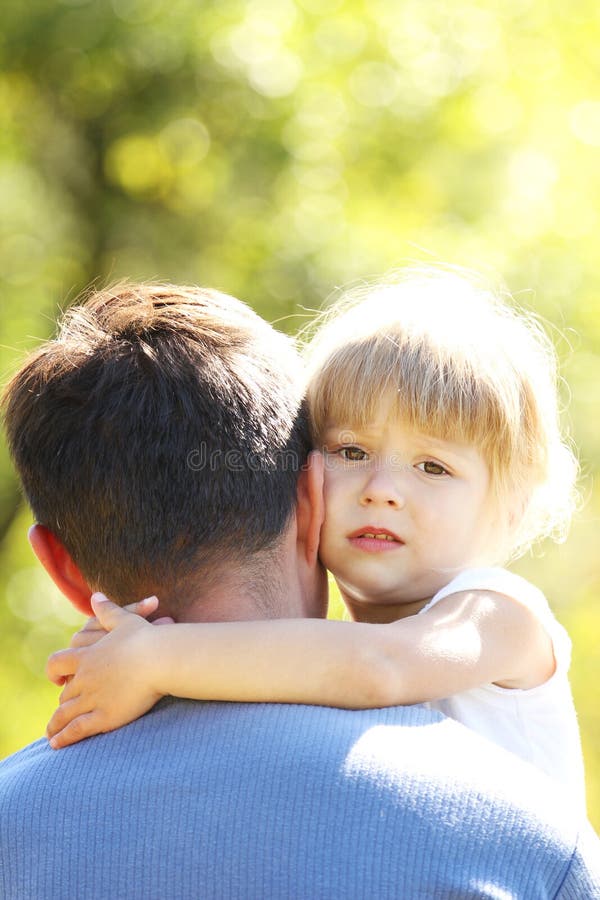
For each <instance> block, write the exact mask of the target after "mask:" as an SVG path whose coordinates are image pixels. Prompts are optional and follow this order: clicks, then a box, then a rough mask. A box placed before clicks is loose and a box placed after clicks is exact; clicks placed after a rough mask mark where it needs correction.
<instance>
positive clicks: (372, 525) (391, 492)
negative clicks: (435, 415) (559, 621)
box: [320, 419, 499, 618]
mask: <svg viewBox="0 0 600 900" xmlns="http://www.w3.org/2000/svg"><path fill="white" fill-rule="evenodd" d="M323 443H324V452H325V521H324V524H323V529H322V532H321V544H320V556H321V559H322V561H323V563H324V564H325V565H326V566H327V568H328V569H329V570H330V571H331V572H333V574H334V575H335V577H336V580H337V581H338V584H339V586H340V588H341V590H342V594H343V595H344V598H345V599H346V601H347V602H349V604H350V607H351V608H352V604H353V602H356V603H357V604H359V605H362V604H380V605H382V606H386V605H392V606H394V605H396V604H398V605H399V609H397V610H395V613H394V618H399V617H401V616H402V615H409V614H412V613H415V612H417V611H418V610H419V609H420V608H421V607H422V606H423V605H424V604H425V603H426V602H427V600H429V599H430V598H431V597H432V596H433V595H434V594H435V593H436V591H438V590H439V589H440V588H441V587H443V586H444V585H445V584H447V583H448V582H449V581H450V580H451V579H452V578H453V577H454V575H456V574H457V573H458V571H460V570H461V569H463V568H465V567H468V566H471V565H474V564H480V565H481V564H484V563H486V562H488V563H489V562H490V560H489V559H486V548H489V547H490V546H491V545H492V543H493V540H494V526H495V525H497V523H496V521H495V517H494V516H493V515H492V512H491V506H492V504H491V503H490V500H489V494H490V473H489V469H488V466H487V464H486V462H485V460H484V459H483V457H482V455H481V454H480V452H479V450H478V449H477V448H476V447H474V446H472V445H465V444H459V443H454V442H452V441H448V440H440V439H439V438H433V437H430V436H428V435H426V434H421V433H418V432H417V431H415V430H414V429H413V428H412V427H411V426H408V425H406V424H404V423H402V422H401V421H395V420H393V419H392V421H389V420H388V421H385V420H384V421H382V422H380V423H374V424H373V425H371V426H369V427H368V428H367V429H365V430H361V431H358V430H354V431H353V430H351V429H350V428H344V427H339V426H335V427H331V428H329V429H328V430H327V431H326V433H325V439H324V442H323ZM498 537H499V535H498Z"/></svg>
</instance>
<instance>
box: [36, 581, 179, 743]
mask: <svg viewBox="0 0 600 900" xmlns="http://www.w3.org/2000/svg"><path fill="white" fill-rule="evenodd" d="M156 604H157V600H156V598H154V597H150V598H148V599H147V600H142V601H141V602H140V603H136V604H132V605H131V607H130V608H128V609H122V608H121V607H119V606H117V605H116V604H114V603H112V602H111V601H110V600H108V599H107V598H105V597H104V596H103V595H102V594H94V595H93V596H92V607H93V610H94V612H95V613H96V617H95V618H93V619H90V620H89V621H88V623H87V624H86V626H85V627H84V628H83V629H82V630H81V631H79V632H78V633H77V634H76V635H75V636H74V638H73V640H72V641H71V648H70V649H68V650H59V651H58V652H57V653H54V654H53V655H52V656H51V657H50V659H49V660H48V664H47V674H48V677H49V678H50V680H51V681H54V682H55V683H56V684H65V685H66V686H65V687H64V689H63V691H62V693H61V695H60V706H59V707H58V709H57V710H56V711H55V712H54V715H53V716H52V718H51V719H50V722H49V723H48V727H47V729H46V734H47V736H48V738H49V740H50V744H51V746H52V747H53V748H54V749H59V748H60V747H67V746H68V745H69V744H74V743H76V742H77V741H80V740H82V739H83V738H86V737H90V736H91V735H94V734H99V733H101V732H105V731H113V730H114V729H115V728H119V727H120V726H122V725H127V724H128V723H129V722H132V721H133V720H134V719H137V718H138V717H139V716H141V715H143V714H144V713H145V712H147V711H148V710H149V709H150V708H151V707H152V706H154V704H155V703H156V702H157V700H159V699H160V697H161V696H162V694H161V693H160V692H159V691H157V690H155V689H154V688H153V687H152V686H151V667H152V660H153V653H152V646H153V639H154V637H155V635H156V634H157V632H156V629H154V627H153V625H151V624H150V623H149V622H146V621H145V620H144V618H142V616H146V615H150V614H151V613H152V612H153V611H154V610H155V609H156ZM161 621H163V622H164V621H166V620H161Z"/></svg>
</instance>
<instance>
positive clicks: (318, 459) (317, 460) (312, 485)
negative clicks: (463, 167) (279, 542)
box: [296, 450, 324, 565]
mask: <svg viewBox="0 0 600 900" xmlns="http://www.w3.org/2000/svg"><path fill="white" fill-rule="evenodd" d="M323 473H324V458H323V454H322V453H319V451H318V450H313V451H312V452H311V453H309V455H308V459H307V461H306V465H304V466H303V467H302V471H301V472H300V477H299V478H298V505H297V508H296V525H297V531H298V541H299V542H300V543H301V544H302V546H303V553H304V556H305V559H306V561H307V562H308V563H310V564H311V565H314V564H315V563H316V562H317V557H318V553H319V538H320V535H321V525H322V524H323V516H324V503H323Z"/></svg>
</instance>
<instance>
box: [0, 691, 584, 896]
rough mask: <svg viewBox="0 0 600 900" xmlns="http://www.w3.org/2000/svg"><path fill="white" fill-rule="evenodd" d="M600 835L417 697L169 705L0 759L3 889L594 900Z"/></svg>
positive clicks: (542, 785) (538, 782)
mask: <svg viewBox="0 0 600 900" xmlns="http://www.w3.org/2000/svg"><path fill="white" fill-rule="evenodd" d="M491 785H494V787H492V786H491ZM580 828H583V831H582V832H581V833H580ZM584 844H585V846H584ZM599 846H600V845H598V843H597V840H596V839H595V837H594V836H593V835H592V834H591V833H590V832H586V829H585V826H584V824H583V823H582V822H580V821H579V820H578V819H577V816H576V814H575V812H574V811H571V810H570V808H569V807H568V805H567V806H566V807H565V805H563V804H562V803H561V798H560V795H559V794H558V792H557V793H556V794H555V793H554V792H553V790H552V789H551V787H550V783H549V782H547V781H546V780H545V779H544V778H543V777H542V776H539V777H538V775H537V773H536V772H534V770H533V769H530V768H529V767H525V766H522V765H521V764H520V763H519V762H518V761H517V760H516V759H515V760H514V761H513V760H512V758H511V757H509V756H507V755H505V754H504V753H503V752H502V751H501V750H499V749H497V748H495V747H493V746H492V745H491V744H488V743H487V742H485V741H484V740H482V739H479V738H478V737H476V736H475V735H471V734H470V733H469V732H467V731H466V730H465V729H463V728H462V727H461V726H460V725H457V724H456V723H454V722H452V721H450V720H441V719H440V717H439V716H438V715H437V714H435V713H431V712H429V711H427V710H424V709H422V708H420V707H408V708H404V709H391V710H370V711H365V712H348V711H343V710H333V709H324V708H320V707H294V706H283V705H279V706H278V705H272V706H268V705H265V706H262V705H244V704H216V703H210V704H200V703H193V702H189V701H182V700H171V699H168V700H164V701H162V702H161V703H160V704H159V705H158V706H157V707H156V708H155V709H154V710H153V711H152V712H151V713H150V714H148V715H147V716H145V717H144V718H142V719H140V720H138V721H137V722H135V723H133V724H132V725H130V726H128V727H127V728H125V729H122V730H121V731H119V732H114V733H112V734H108V735H102V736H100V737H98V738H93V739H91V740H88V741H85V742H83V743H81V744H78V745H76V746H74V747H71V748H69V749H67V750H63V751H60V752H58V753H56V752H53V751H51V750H50V749H49V748H48V746H47V743H46V742H45V741H38V742H37V743H35V744H33V745H31V746H30V747H28V748H26V749H25V750H23V751H21V752H20V753H18V754H16V755H15V756H13V757H10V758H9V759H8V760H5V761H4V762H3V763H1V764H0V870H1V875H0V879H1V880H0V884H1V886H2V894H1V896H2V898H4V900H17V898H19V900H30V898H35V900H45V898H50V897H52V898H53V900H61V898H69V900H71V898H72V897H75V896H77V897H90V898H94V900H96V898H98V900H102V898H109V897H110V898H126V900H136V898H140V900H141V898H144V900H149V898H157V900H158V898H161V900H169V898H173V900H186V898H190V900H192V898H193V900H198V898H203V900H204V898H207V900H208V898H215V900H216V898H218V900H225V898H240V900H241V898H243V900H252V898H257V900H258V898H261V900H266V898H268V900H277V898H302V900H317V898H328V900H330V898H333V897H336V898H337V897H339V898H378V900H384V898H388V897H389V898H391V897H394V898H399V897H400V898H407V900H418V898H428V900H430V898H456V900H466V898H469V897H473V898H475V897H477V898H481V897H484V898H485V897H490V898H491V897H493V898H499V897H502V898H509V897H511V898H512V897H522V898H538V897H539V898H546V897H561V898H572V900H575V898H577V900H582V898H584V897H585V898H592V897H600V876H599V873H598V869H597V868H595V869H593V870H592V867H593V865H595V866H598V865H600V851H599ZM593 858H595V859H596V862H595V863H592V859H593Z"/></svg>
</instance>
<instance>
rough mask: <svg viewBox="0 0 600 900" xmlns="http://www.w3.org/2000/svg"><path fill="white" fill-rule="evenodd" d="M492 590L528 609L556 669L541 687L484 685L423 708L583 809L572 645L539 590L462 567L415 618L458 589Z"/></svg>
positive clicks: (506, 575) (499, 572)
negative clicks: (561, 790) (545, 778)
mask: <svg viewBox="0 0 600 900" xmlns="http://www.w3.org/2000/svg"><path fill="white" fill-rule="evenodd" d="M468 590H486V591H496V592H497V593H500V594H506V595H507V596H509V597H512V598H514V599H515V600H517V601H518V602H519V603H523V604H524V605H525V606H527V607H528V609H530V610H531V611H532V612H533V613H535V615H536V616H537V617H538V618H539V620H540V621H541V622H542V624H543V625H544V627H545V628H546V631H547V632H548V634H549V635H550V638H551V640H552V644H553V648H554V657H555V660H556V671H555V672H554V674H553V675H552V677H551V678H549V679H548V681H546V682H545V683H544V684H541V685H539V686H538V687H534V688H531V689H529V690H519V689H510V688H502V687H498V686H497V685H494V684H485V685H482V686H480V687H477V688H472V689H471V690H468V691H462V692H461V693H458V694H453V695H452V696H450V697H447V698H445V699H443V700H435V701H432V702H429V703H427V704H425V705H426V706H428V707H430V708H431V709H437V710H440V712H443V713H445V714H446V715H447V716H451V718H453V719H456V720H457V721H459V722H462V724H463V725H466V726H467V727H468V728H471V729H472V730H473V731H477V732H478V733H479V734H482V735H483V736H484V737H486V738H489V739H490V740H491V741H494V742H495V743H496V744H499V745H500V746H501V747H504V748H505V749H507V750H510V751H511V752H512V753H515V754H516V755H517V756H520V757H521V758H522V759H524V760H525V761H526V762H530V763H533V765H535V766H537V767H538V768H539V769H541V770H542V771H544V772H546V773H547V774H548V775H550V776H551V777H552V778H553V779H555V780H556V781H559V782H562V783H563V784H564V785H566V787H567V789H568V792H569V795H570V796H571V798H572V799H573V800H576V801H577V802H579V803H580V806H581V808H582V809H583V810H585V782H584V772H583V755H582V752H581V741H580V738H579V728H578V725H577V716H576V712H575V706H574V704H573V697H572V694H571V688H570V685H569V680H568V671H569V665H570V662H571V641H570V639H569V636H568V634H567V632H566V631H565V629H564V628H563V627H562V625H560V623H559V622H558V621H557V620H556V619H555V617H554V615H553V613H552V611H551V609H550V607H549V606H548V601H547V600H546V598H545V597H544V595H543V594H542V592H541V591H540V590H539V589H538V588H536V587H534V585H532V584H530V583H529V582H528V581H526V580H525V579H524V578H521V577H520V576H519V575H515V574H513V573H512V572H508V571H507V570H506V569H467V570H466V571H464V572H461V573H460V575H458V576H457V577H456V578H454V579H453V580H452V581H451V582H450V583H449V584H447V585H446V586H445V587H443V588H442V589H441V590H440V591H438V593H437V594H436V595H435V597H433V599H432V600H430V601H429V603H428V604H427V605H426V606H424V607H423V609H422V610H421V611H420V613H419V615H422V614H423V613H424V612H426V610H428V609H431V607H432V606H434V605H435V604H436V603H438V602H439V601H440V600H442V599H443V598H444V597H447V596H448V595H449V594H455V593H458V592H459V591H468Z"/></svg>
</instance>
